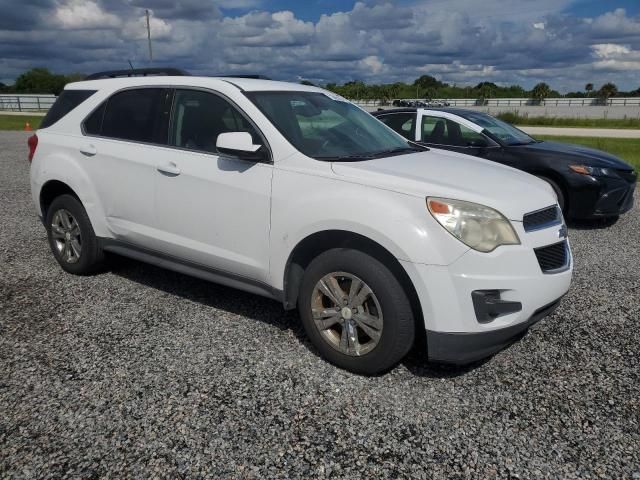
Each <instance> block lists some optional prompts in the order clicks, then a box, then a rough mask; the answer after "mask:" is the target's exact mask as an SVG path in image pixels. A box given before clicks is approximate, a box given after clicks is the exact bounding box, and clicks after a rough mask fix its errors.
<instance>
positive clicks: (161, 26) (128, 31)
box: [122, 15, 172, 40]
mask: <svg viewBox="0 0 640 480" xmlns="http://www.w3.org/2000/svg"><path fill="white" fill-rule="evenodd" d="M149 30H150V31H151V38H152V39H154V40H160V39H165V38H169V37H170V36H171V31H172V28H171V25H170V24H169V23H168V22H167V21H166V20H163V19H160V18H156V17H153V16H151V17H150V18H149ZM122 36H123V37H124V38H126V39H128V40H144V39H146V38H147V19H146V16H144V15H143V16H141V17H138V18H136V19H132V20H130V21H128V22H126V23H125V25H124V27H123V28H122Z"/></svg>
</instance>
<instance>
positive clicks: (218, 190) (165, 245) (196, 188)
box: [155, 89, 273, 281]
mask: <svg viewBox="0 0 640 480" xmlns="http://www.w3.org/2000/svg"><path fill="white" fill-rule="evenodd" d="M169 130H170V131H169V145H170V148H166V149H162V150H163V152H161V154H159V155H158V156H157V158H156V169H157V172H156V194H155V199H156V200H155V204H156V207H155V213H156V218H157V228H158V230H159V232H160V241H161V243H162V245H161V248H162V250H163V251H164V252H166V253H169V254H170V255H172V256H175V257H177V258H179V259H181V260H188V261H190V262H192V263H194V264H197V265H200V266H204V267H209V268H213V269H215V270H218V271H221V272H223V273H224V272H228V273H233V274H234V275H239V276H241V277H244V278H247V279H253V280H258V281H265V280H267V275H268V273H267V272H268V269H269V226H270V214H271V178H272V174H273V166H272V164H271V163H269V162H251V161H246V160H240V159H238V158H234V157H230V156H225V155H222V154H219V153H218V151H217V149H216V140H217V137H218V135H219V134H220V133H223V132H236V131H245V132H249V133H251V135H252V137H253V142H254V143H256V144H258V143H259V144H262V145H264V140H263V138H262V137H261V136H260V134H258V132H257V130H256V129H255V128H254V126H253V125H252V124H251V123H250V122H249V121H248V120H247V117H245V116H244V115H243V114H242V113H241V112H240V111H239V110H238V109H237V108H236V107H235V106H234V105H232V104H231V103H230V102H229V101H228V100H226V99H225V98H224V97H222V96H220V95H217V94H214V93H212V92H209V91H202V90H190V89H178V90H176V92H175V96H174V102H173V109H172V124H171V126H170V129H169Z"/></svg>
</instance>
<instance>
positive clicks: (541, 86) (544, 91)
mask: <svg viewBox="0 0 640 480" xmlns="http://www.w3.org/2000/svg"><path fill="white" fill-rule="evenodd" d="M550 94H551V87H549V85H547V84H546V83H544V82H540V83H538V84H537V85H536V86H535V87H533V90H531V96H532V97H533V98H534V99H535V100H537V101H538V103H542V101H543V100H544V99H545V98H547V97H548V96H549V95H550Z"/></svg>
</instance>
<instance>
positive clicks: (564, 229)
mask: <svg viewBox="0 0 640 480" xmlns="http://www.w3.org/2000/svg"><path fill="white" fill-rule="evenodd" d="M567 233H568V231H567V226H566V225H564V224H563V225H562V226H561V227H560V230H558V238H567Z"/></svg>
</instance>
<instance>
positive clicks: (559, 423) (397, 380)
mask: <svg viewBox="0 0 640 480" xmlns="http://www.w3.org/2000/svg"><path fill="white" fill-rule="evenodd" d="M26 138H27V135H26V134H24V133H23V132H2V133H0V225H1V226H2V227H1V228H0V477H3V478H60V477H69V478H78V477H82V478H97V477H112V478H127V477H137V478H142V477H149V476H152V475H157V476H158V477H172V478H176V477H181V478H202V477H210V478H348V479H354V478H371V477H391V478H407V477H412V478H493V477H499V478H523V479H524V478H603V477H608V478H633V479H638V478H640V427H639V422H640V408H639V402H640V384H639V378H638V377H639V374H640V369H639V363H640V362H639V360H638V352H639V347H640V328H639V319H640V272H639V267H640V249H639V248H638V239H639V238H640V218H639V215H638V212H639V211H640V206H639V205H638V204H637V203H636V207H635V209H634V211H632V212H631V213H630V214H627V215H626V216H624V217H623V218H621V219H620V221H618V222H617V223H616V224H614V225H611V226H608V227H604V228H592V226H591V225H581V226H578V227H574V228H572V229H571V232H570V238H571V240H572V244H573V250H574V255H575V259H576V271H575V277H574V283H573V286H572V289H571V291H570V293H569V294H568V296H567V297H566V299H565V301H564V302H563V303H562V305H561V306H560V308H559V309H558V311H557V313H555V314H554V315H553V316H552V317H549V318H547V319H546V320H545V321H543V322H541V323H539V324H538V325H536V326H535V327H533V328H532V330H531V331H530V332H529V334H528V335H527V336H525V337H524V338H523V339H522V340H521V341H520V342H518V343H516V344H514V345H512V346H511V347H510V348H509V349H507V350H505V351H503V352H501V353H499V354H498V355H496V356H495V357H493V358H492V359H490V360H489V361H487V362H484V363H482V364H480V365H476V366H474V367H473V368H465V369H455V368H447V367H439V366H433V365H429V364H427V363H426V362H425V359H424V356H423V355H421V354H420V353H419V352H414V353H412V354H411V355H410V357H409V358H408V359H407V360H406V361H405V362H404V363H403V364H402V365H400V366H398V367H397V368H396V369H394V370H393V371H392V372H390V373H388V374H387V375H384V376H381V377H377V378H364V377H359V376H355V375H352V374H350V373H347V372H344V371H341V370H338V369H336V368H334V367H332V366H331V365H329V364H327V363H326V362H324V361H323V360H322V359H320V358H319V357H318V356H317V355H316V354H315V353H314V351H313V349H312V347H311V346H310V345H309V344H308V342H307V341H306V340H305V338H304V336H303V334H302V330H301V327H300V325H299V323H298V320H297V318H296V316H295V315H294V314H291V313H285V312H283V310H282V309H281V307H280V305H279V304H277V303H275V302H271V301H268V300H265V299H262V298H260V297H257V296H253V295H249V294H245V293H241V292H237V291H234V290H231V289H228V288H224V287H220V286H217V285H213V284H210V283H206V282H202V281H199V280H195V279H192V278H188V277H185V276H182V275H178V274H176V273H172V272H167V271H163V270H160V269H157V268H154V267H151V266H147V265H144V264H141V263H137V262H133V261H129V260H124V259H121V260H118V261H116V262H114V263H113V264H112V267H111V269H110V271H108V272H107V273H103V274H100V275H96V276H93V277H85V278H79V277H74V276H71V275H68V274H66V273H64V272H63V271H62V270H61V269H60V268H59V267H58V266H57V264H56V263H55V261H54V259H53V257H52V255H51V254H50V253H49V250H48V246H47V242H46V237H45V231H44V228H43V227H42V226H41V225H40V224H39V222H38V220H37V218H36V216H35V214H34V210H33V207H32V204H31V198H30V193H29V181H28V163H27V160H26V155H27V152H26Z"/></svg>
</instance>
